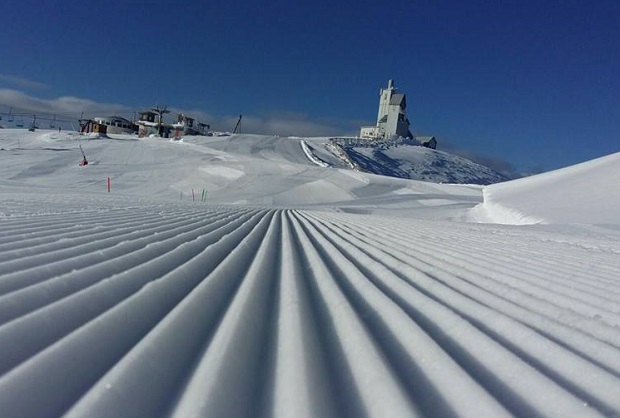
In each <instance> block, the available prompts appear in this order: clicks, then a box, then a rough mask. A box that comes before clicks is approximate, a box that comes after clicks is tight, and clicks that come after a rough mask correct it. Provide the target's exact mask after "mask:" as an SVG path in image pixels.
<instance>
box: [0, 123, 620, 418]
mask: <svg viewBox="0 0 620 418" xmlns="http://www.w3.org/2000/svg"><path fill="white" fill-rule="evenodd" d="M3 135H4V136H3ZM8 135H9V136H10V135H12V136H11V137H10V138H8V137H7V134H5V133H0V139H1V141H3V142H0V144H2V148H4V151H1V152H0V158H1V159H2V162H3V166H2V168H0V170H2V171H1V174H2V182H1V183H0V192H1V194H0V196H1V200H0V213H1V214H0V295H1V296H0V324H1V325H0V411H2V417H57V416H65V417H193V416H202V417H219V416H225V417H246V416H247V417H256V416H275V417H291V416H295V417H298V416H299V417H303V416H307V417H317V416H320V417H332V416H333V417H343V416H355V417H358V416H360V417H361V416H372V417H390V416H393V417H408V416H441V417H449V416H469V417H501V416H524V417H534V416H549V417H590V416H618V415H619V414H620V302H619V298H620V283H619V280H620V279H619V277H620V231H619V228H618V226H617V225H618V224H616V225H608V226H602V225H598V226H597V225H567V224H558V225H530V226H522V227H515V226H509V225H496V224H479V223H466V222H463V221H462V219H465V218H466V216H467V211H468V209H469V208H471V207H473V206H474V205H475V204H477V203H479V202H480V199H481V196H480V195H481V192H480V189H479V188H465V187H462V186H461V187H452V186H446V185H429V184H426V183H417V182H413V181H407V180H401V179H389V178H382V177H379V176H370V175H361V174H359V173H352V172H351V173H349V172H345V171H344V170H334V169H325V168H321V167H316V166H313V165H312V163H311V162H309V161H307V160H306V161H305V162H304V161H303V159H301V157H300V159H299V160H298V159H297V158H298V157H299V156H300V155H304V154H303V150H302V149H301V147H300V146H299V143H298V142H296V141H294V140H288V141H292V142H286V141H287V140H286V139H280V140H275V139H270V138H258V137H257V138H251V137H245V138H244V139H245V141H246V142H245V143H242V142H239V138H229V139H218V140H215V139H212V140H210V139H207V138H204V139H195V141H196V142H195V143H192V144H190V143H169V142H165V141H161V140H151V139H149V140H146V141H119V140H117V141H112V140H96V141H98V142H89V143H86V145H87V146H85V147H84V148H85V149H87V150H88V151H87V152H89V153H91V154H92V156H93V157H92V165H89V166H87V167H85V168H82V167H77V161H78V160H79V158H77V157H76V152H75V151H76V149H75V148H76V145H75V140H74V139H71V138H70V137H64V136H61V137H58V136H57V137H56V138H51V136H47V137H45V136H41V134H38V135H39V136H36V135H34V134H33V135H31V136H28V134H22V133H14V132H11V133H8ZM16 140H19V146H14V141H16ZM42 141H50V142H52V143H53V144H51V145H50V144H49V143H48V144H46V145H45V146H42V144H43V142H42ZM71 141H73V142H71ZM200 141H204V143H200ZM208 141H212V143H208ZM282 141H284V142H282ZM294 144H296V145H294ZM289 147H290V148H289ZM47 148H49V149H47ZM62 150H65V151H62ZM187 150H189V151H191V152H188V151H187ZM72 151H73V152H72ZM298 152H299V153H300V154H298ZM130 157H131V158H130ZM128 160H130V161H128ZM5 162H6V164H4V163H5ZM152 164H155V166H153V165H152ZM203 165H204V166H205V167H208V168H207V171H208V172H209V173H211V174H210V175H206V176H205V175H204V170H203ZM9 166H10V168H7V167H9ZM18 167H20V168H21V171H16V170H18ZM232 170H236V171H232ZM104 171H105V172H108V173H110V174H109V176H111V177H112V178H113V179H114V180H113V183H112V185H113V188H112V192H111V193H109V194H108V193H106V192H105V191H104V190H105V189H104V188H105V181H100V180H97V179H98V178H99V177H102V174H103V173H104ZM246 173H250V174H251V175H249V174H246ZM285 174H286V175H285ZM212 177H213V178H212ZM104 178H105V177H104ZM315 182H319V184H320V186H318V189H319V190H320V189H324V190H325V194H326V195H327V196H325V195H321V194H320V193H316V194H312V193H310V192H309V190H315V189H314V187H315V186H313V184H314V183H315ZM207 183H208V184H210V185H211V186H209V187H210V188H209V192H208V193H207V202H201V201H199V200H191V198H190V197H189V195H188V193H187V189H188V186H191V187H197V188H198V186H197V185H204V184H207ZM218 185H220V186H218ZM328 186H329V187H328ZM204 187H206V186H204ZM218 187H221V188H219V189H218ZM287 187H288V189H287ZM101 189H104V190H103V191H102V190H101ZM229 189H230V190H229ZM181 192H185V195H184V199H183V200H181V199H180V193H181ZM261 196H267V198H266V199H264V200H263V202H267V203H264V204H262V205H259V204H258V203H259V202H260V197H261ZM296 198H299V199H300V200H301V201H302V203H301V204H298V205H296V206H295V205H293V204H294V203H295V202H296ZM227 199H228V201H227ZM313 199H314V200H313ZM241 200H243V201H244V202H240V201H241ZM382 201H385V202H386V203H385V206H382V205H381V202H382ZM246 202H251V204H248V203H246ZM432 209H435V210H434V211H433V210H432ZM353 212H354V213H353ZM592 223H596V222H592Z"/></svg>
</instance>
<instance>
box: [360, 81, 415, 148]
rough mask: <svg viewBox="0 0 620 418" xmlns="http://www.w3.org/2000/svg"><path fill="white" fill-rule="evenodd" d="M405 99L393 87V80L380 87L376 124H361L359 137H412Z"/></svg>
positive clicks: (402, 94)
mask: <svg viewBox="0 0 620 418" xmlns="http://www.w3.org/2000/svg"><path fill="white" fill-rule="evenodd" d="M406 108H407V99H406V97H405V94H404V93H399V92H398V90H397V89H396V87H394V80H389V81H388V86H387V88H383V89H381V92H380V98H379V113H378V115H377V125H376V126H362V129H361V131H360V137H361V138H366V139H391V138H397V137H402V138H413V135H412V134H411V132H410V131H409V119H407V115H406V113H405V109H406Z"/></svg>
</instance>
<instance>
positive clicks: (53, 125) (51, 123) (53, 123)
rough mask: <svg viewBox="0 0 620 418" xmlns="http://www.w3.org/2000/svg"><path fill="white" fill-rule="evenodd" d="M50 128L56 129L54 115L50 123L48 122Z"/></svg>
mask: <svg viewBox="0 0 620 418" xmlns="http://www.w3.org/2000/svg"><path fill="white" fill-rule="evenodd" d="M50 128H52V129H54V128H56V115H54V119H52V121H51V122H50Z"/></svg>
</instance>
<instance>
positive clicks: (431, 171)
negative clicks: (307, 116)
mask: <svg viewBox="0 0 620 418" xmlns="http://www.w3.org/2000/svg"><path fill="white" fill-rule="evenodd" d="M313 145H314V147H313V148H312V152H313V153H320V152H321V151H322V148H325V149H327V150H328V151H330V152H331V153H332V154H334V155H335V156H337V157H338V158H339V159H340V161H333V158H331V156H329V157H327V159H328V160H329V163H328V164H327V165H332V166H336V167H348V168H355V169H356V170H359V171H364V172H368V173H373V174H380V175H384V176H390V177H398V178H405V179H411V180H422V181H427V182H433V183H453V184H481V185H487V184H493V183H499V182H502V181H506V180H508V178H507V177H505V176H503V175H501V174H499V173H497V172H495V171H493V170H491V169H490V168H488V167H485V166H483V165H480V164H477V163H474V162H473V161H470V160H468V159H466V158H463V157H459V156H457V155H453V154H449V153H447V152H443V151H439V150H434V149H430V148H425V147H422V146H420V145H419V144H418V142H417V141H416V140H404V139H402V138H401V139H400V140H393V141H368V140H360V139H355V138H319V139H315V140H314V141H313ZM343 163H344V164H343Z"/></svg>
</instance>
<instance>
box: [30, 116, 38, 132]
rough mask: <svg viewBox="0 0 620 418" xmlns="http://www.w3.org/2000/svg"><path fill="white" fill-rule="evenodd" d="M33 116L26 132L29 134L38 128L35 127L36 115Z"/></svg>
mask: <svg viewBox="0 0 620 418" xmlns="http://www.w3.org/2000/svg"><path fill="white" fill-rule="evenodd" d="M33 116H34V117H33V119H32V124H31V125H30V128H28V130H29V131H30V132H34V130H35V129H37V128H38V126H37V115H33Z"/></svg>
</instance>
